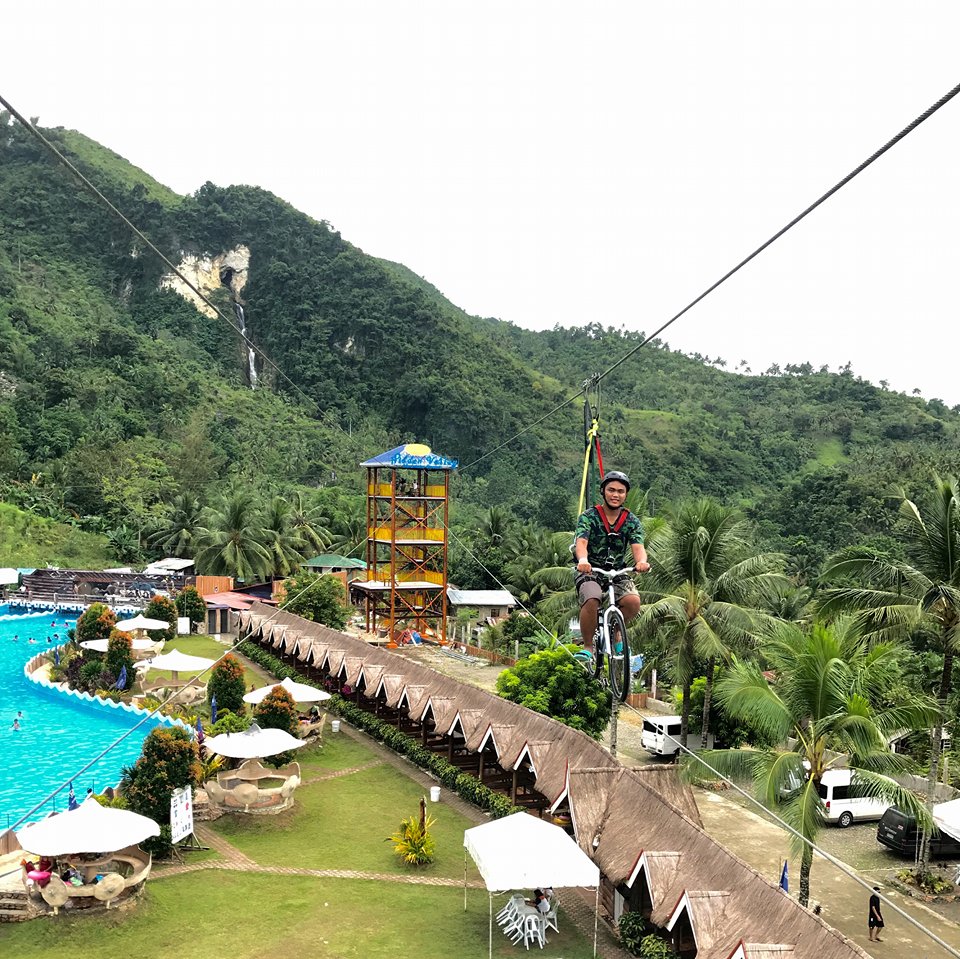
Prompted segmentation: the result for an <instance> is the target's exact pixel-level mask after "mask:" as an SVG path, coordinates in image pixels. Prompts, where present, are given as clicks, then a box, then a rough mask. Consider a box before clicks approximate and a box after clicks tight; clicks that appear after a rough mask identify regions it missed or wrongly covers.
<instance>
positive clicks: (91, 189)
mask: <svg viewBox="0 0 960 959" xmlns="http://www.w3.org/2000/svg"><path fill="white" fill-rule="evenodd" d="M0 104H2V105H3V106H4V107H5V108H6V109H7V110H9V111H10V114H11V116H13V117H15V118H16V120H17V122H18V123H20V124H21V125H22V126H23V128H24V129H25V130H27V131H28V132H29V133H30V134H31V135H32V136H33V137H34V138H35V139H36V140H37V141H39V143H40V144H41V145H42V146H43V147H44V149H46V150H47V151H48V152H49V153H51V154H52V155H53V157H54V158H55V159H56V160H57V161H58V162H59V163H61V164H62V165H63V166H65V167H66V168H67V169H68V170H69V171H70V172H71V173H72V174H73V176H74V177H75V178H76V179H77V180H78V181H79V183H80V185H81V186H82V187H83V188H84V189H85V190H86V191H87V192H88V193H90V194H91V195H92V196H93V197H94V199H96V200H97V201H98V202H99V203H102V204H103V205H104V206H105V207H106V208H107V209H108V210H109V211H110V213H112V214H113V216H115V217H116V218H117V219H118V220H120V222H121V223H123V224H124V226H126V227H127V229H129V230H130V231H131V232H132V233H133V234H134V235H135V236H136V237H137V238H138V239H139V240H141V241H142V242H143V243H144V244H145V245H146V246H147V248H148V249H149V250H150V252H151V253H153V254H154V256H156V257H157V259H159V260H160V262H161V263H163V265H164V266H166V267H167V268H168V269H169V270H170V271H171V272H172V273H174V274H175V275H176V276H177V277H178V278H179V279H180V280H181V281H182V282H183V283H184V284H185V285H186V286H187V287H188V288H189V289H190V290H191V291H192V292H193V293H195V294H196V295H197V296H198V297H199V298H200V299H201V300H202V301H203V302H204V303H205V304H206V305H207V306H208V307H210V309H211V310H213V311H214V313H215V314H216V315H217V316H218V317H219V318H220V319H221V320H223V322H224V323H226V324H227V326H229V327H230V329H231V330H232V331H233V332H234V333H236V335H237V336H238V337H239V338H240V339H241V340H242V341H243V343H244V344H245V345H246V347H247V348H248V349H249V350H252V351H253V352H254V353H256V354H257V356H259V357H260V358H261V359H262V360H263V362H264V363H266V364H267V365H268V366H269V367H271V369H273V370H274V371H275V372H276V374H277V376H278V377H280V378H281V379H282V380H284V381H285V382H286V383H288V384H289V385H290V386H291V388H292V389H293V390H294V392H296V393H298V394H300V396H302V397H303V398H304V399H305V400H306V401H307V402H308V403H309V404H310V405H311V406H312V407H316V401H315V400H314V399H312V398H311V397H310V396H309V395H308V394H307V393H306V392H305V391H304V390H303V388H302V387H300V386H299V385H298V384H297V383H295V382H294V381H293V380H292V379H291V378H290V377H289V376H288V375H287V374H286V373H285V372H284V370H283V369H282V368H281V367H280V366H279V365H278V364H277V363H275V362H274V361H273V359H271V358H270V356H268V355H267V353H266V352H265V351H264V350H263V348H262V347H260V346H257V345H256V344H255V343H254V342H253V341H252V340H251V339H250V338H249V337H248V336H247V335H246V334H245V333H242V332H241V331H240V329H239V328H238V327H237V325H236V323H234V321H233V320H231V319H230V317H228V316H227V315H226V314H225V313H224V312H223V311H222V310H221V309H220V308H219V307H218V306H217V305H216V304H215V303H213V302H212V301H211V300H210V298H209V297H208V296H207V295H206V294H205V293H204V292H203V291H202V290H201V289H199V287H197V286H195V285H194V283H193V282H192V281H191V280H190V279H188V278H187V277H186V276H185V275H184V273H183V271H182V270H181V269H180V268H179V267H178V266H176V265H175V264H174V263H173V262H171V261H170V259H168V258H167V257H166V256H165V255H164V253H163V252H162V251H161V250H160V249H158V247H157V246H156V245H155V244H154V242H153V241H152V240H151V239H150V238H149V237H148V236H147V235H146V234H145V233H144V232H143V231H142V230H140V229H139V228H138V227H137V226H136V225H135V224H134V223H132V222H131V221H130V220H129V219H128V218H127V217H126V216H125V215H124V214H123V213H122V212H121V211H120V210H119V209H118V208H117V207H116V206H115V205H114V204H113V203H111V201H110V200H109V199H108V198H107V197H106V196H104V195H103V193H101V192H100V190H98V189H97V187H96V186H95V185H94V184H93V183H92V182H91V181H90V180H89V179H88V178H87V177H86V176H84V175H83V173H81V172H80V170H78V169H77V167H76V166H75V165H74V164H73V163H72V162H71V161H70V160H69V159H68V158H67V157H65V156H64V155H63V154H62V153H61V152H60V151H59V150H58V149H57V148H56V146H54V144H53V143H51V142H50V141H49V140H48V139H47V138H46V137H45V136H44V135H43V134H42V133H41V132H40V131H39V130H38V129H37V128H36V127H35V126H34V125H33V124H32V123H30V122H29V120H27V119H26V118H25V117H24V116H23V114H21V113H20V111H19V110H17V109H16V107H14V106H13V105H12V104H11V103H10V102H9V101H8V100H7V99H6V98H5V97H4V96H3V95H2V94H0ZM318 412H320V413H322V414H323V415H324V416H326V417H327V419H328V421H329V422H330V423H331V424H332V425H333V426H335V427H336V428H337V429H339V430H340V432H341V433H344V434H345V433H346V430H344V428H343V427H342V426H341V425H340V424H339V423H337V422H336V421H335V420H334V418H333V417H332V416H330V414H328V413H326V412H325V411H322V410H318Z"/></svg>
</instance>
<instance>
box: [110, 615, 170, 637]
mask: <svg viewBox="0 0 960 959" xmlns="http://www.w3.org/2000/svg"><path fill="white" fill-rule="evenodd" d="M169 628H170V624H169V623H168V622H167V621H166V620H165V619H150V618H149V617H147V616H139V615H138V616H134V617H133V619H124V620H122V621H121V622H119V623H117V629H122V630H123V631H124V632H125V633H132V632H137V631H138V630H141V629H169Z"/></svg>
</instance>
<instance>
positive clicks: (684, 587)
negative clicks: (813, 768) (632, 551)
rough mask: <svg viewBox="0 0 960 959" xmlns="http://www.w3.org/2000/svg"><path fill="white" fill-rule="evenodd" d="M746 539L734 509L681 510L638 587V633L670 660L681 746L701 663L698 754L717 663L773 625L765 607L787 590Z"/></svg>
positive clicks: (778, 566)
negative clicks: (640, 603)
mask: <svg viewBox="0 0 960 959" xmlns="http://www.w3.org/2000/svg"><path fill="white" fill-rule="evenodd" d="M748 532H749V530H748V527H747V525H746V522H745V521H744V520H743V519H742V518H741V517H740V516H739V515H738V514H737V513H736V512H735V511H734V510H732V509H729V508H727V507H725V506H721V505H720V504H719V503H716V502H715V501H713V500H711V499H706V498H704V499H697V500H691V501H687V502H684V503H681V504H680V506H679V507H678V508H677V510H676V511H675V512H674V513H673V514H672V515H671V516H669V517H668V519H667V524H666V526H665V527H664V528H663V529H662V530H661V531H660V532H659V533H658V534H657V535H655V536H653V537H652V539H651V541H650V544H649V547H648V551H649V555H650V564H651V569H652V575H651V577H650V579H649V580H648V581H645V582H644V584H643V586H644V591H643V592H642V593H641V599H642V600H643V603H644V605H643V606H641V608H640V616H639V618H638V630H639V631H640V633H641V635H647V636H651V637H655V638H656V639H657V640H658V641H659V642H660V643H661V644H662V648H663V650H664V652H665V654H666V655H667V656H669V657H670V659H671V660H672V661H673V665H674V676H675V678H676V679H677V680H679V682H680V686H681V689H682V706H681V723H680V741H681V743H682V744H683V745H684V746H686V744H687V731H688V728H689V725H690V685H691V682H692V681H693V679H694V670H695V667H696V665H697V662H698V661H701V662H706V678H707V685H706V689H705V691H704V697H703V729H702V732H701V743H702V745H703V746H704V747H705V746H706V744H707V734H708V727H709V723H710V709H711V703H712V696H713V679H714V670H715V667H716V664H717V661H718V660H726V659H728V658H729V656H730V653H731V651H733V650H735V649H738V648H741V647H742V646H743V645H744V644H746V643H748V642H753V641H755V640H756V639H757V638H758V637H759V636H760V635H762V634H763V632H764V631H766V630H769V629H770V628H771V626H772V624H773V622H774V618H773V617H772V616H771V615H770V614H769V613H768V612H766V611H765V607H766V606H767V605H768V604H769V603H771V602H773V598H774V597H775V596H776V595H777V594H778V593H781V592H782V591H783V590H784V589H785V587H786V586H787V585H788V581H787V578H786V576H785V575H784V573H783V556H782V555H781V554H779V553H757V552H755V551H754V550H753V547H752V546H751V544H750V543H749V541H748V538H747V536H748Z"/></svg>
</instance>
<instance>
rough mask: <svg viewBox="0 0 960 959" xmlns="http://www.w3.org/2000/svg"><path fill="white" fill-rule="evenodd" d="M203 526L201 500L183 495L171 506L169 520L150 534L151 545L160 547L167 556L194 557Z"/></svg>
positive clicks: (177, 497)
mask: <svg viewBox="0 0 960 959" xmlns="http://www.w3.org/2000/svg"><path fill="white" fill-rule="evenodd" d="M201 525H202V516H201V509H200V500H198V499H197V497H196V496H191V495H190V494H189V493H181V494H179V495H178V496H176V497H174V499H173V502H172V503H171V504H170V515H169V516H168V517H167V519H166V520H165V521H164V522H163V524H162V525H161V526H159V527H158V528H157V529H156V530H154V532H153V533H151V534H150V544H151V545H153V546H159V547H160V548H161V549H162V550H163V551H164V552H165V553H166V555H167V556H193V554H194V553H195V551H196V549H197V534H198V531H199V529H200V528H201Z"/></svg>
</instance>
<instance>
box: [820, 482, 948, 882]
mask: <svg viewBox="0 0 960 959" xmlns="http://www.w3.org/2000/svg"><path fill="white" fill-rule="evenodd" d="M933 479H934V482H933V489H932V490H930V491H929V495H928V497H927V500H926V502H925V503H924V504H923V507H924V508H923V511H922V512H921V509H920V507H918V506H917V504H916V503H914V502H913V500H911V499H909V498H908V497H907V495H906V493H905V492H903V491H902V490H901V491H899V498H900V517H901V519H902V521H903V542H904V546H905V548H906V551H907V555H908V557H909V558H910V561H911V562H900V561H898V560H893V559H890V558H889V557H886V556H881V555H878V554H876V553H870V552H867V551H863V550H861V551H857V552H855V553H853V554H852V555H847V556H844V557H843V558H840V559H836V560H834V561H832V562H831V563H830V564H829V565H828V567H827V569H825V570H824V573H823V578H824V579H825V580H826V581H834V582H836V581H841V582H844V581H846V582H848V581H849V580H850V579H851V578H856V579H859V580H860V583H859V584H857V585H840V586H836V587H834V588H832V589H829V590H827V591H826V594H825V596H826V599H825V601H824V603H823V606H822V609H823V610H824V612H825V613H831V612H833V611H835V610H839V609H851V610H857V611H858V613H859V618H860V621H861V623H862V626H863V629H864V630H865V632H866V634H867V635H868V636H877V637H881V638H882V637H889V636H903V635H909V634H913V635H915V636H923V635H932V636H934V637H935V638H936V646H937V647H938V652H940V653H941V654H942V655H943V668H942V670H941V673H940V684H939V690H938V692H937V699H938V701H939V703H940V712H939V714H938V715H937V717H936V718H935V720H934V722H933V730H932V732H931V749H930V771H929V779H928V789H927V802H928V804H930V805H932V803H933V798H934V795H933V794H934V786H935V784H936V781H937V773H938V771H939V767H940V750H941V739H942V733H943V720H944V715H945V710H946V706H947V699H948V697H949V696H950V692H951V689H952V686H953V661H954V657H955V656H956V654H957V652H958V650H960V488H958V483H957V478H956V477H955V476H947V477H945V478H941V477H940V476H937V475H936V474H935V475H934V478H933ZM921 861H922V864H923V869H924V871H926V870H927V868H928V866H929V862H930V855H929V848H928V844H927V842H926V841H924V844H923V850H922V857H921Z"/></svg>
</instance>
